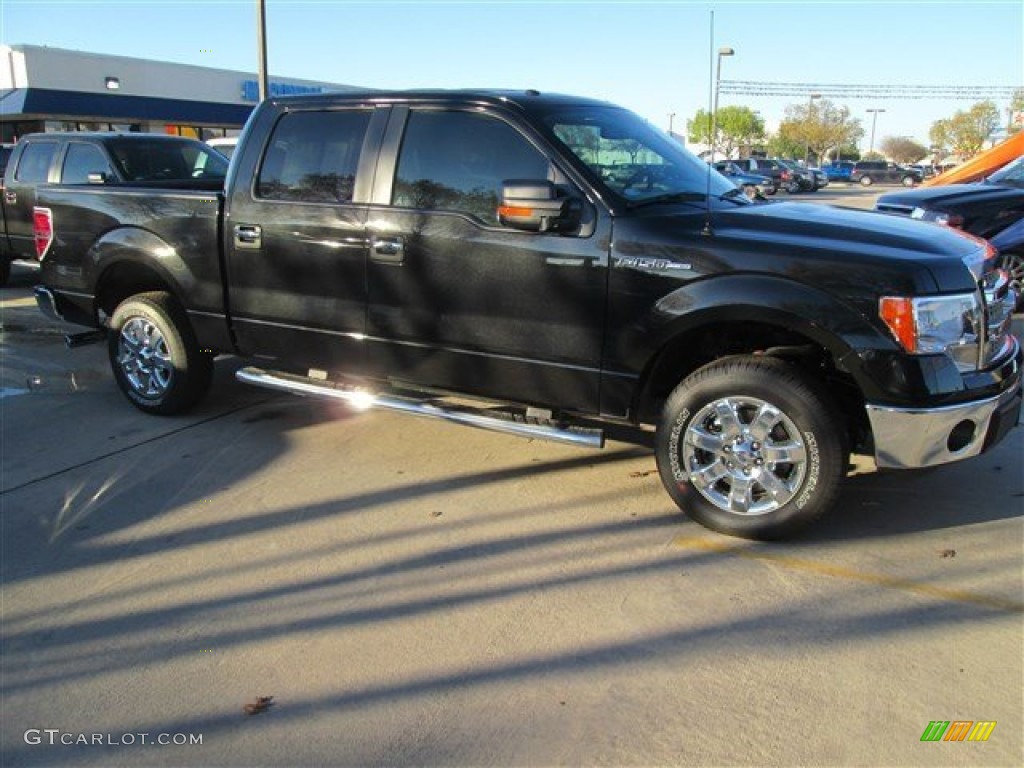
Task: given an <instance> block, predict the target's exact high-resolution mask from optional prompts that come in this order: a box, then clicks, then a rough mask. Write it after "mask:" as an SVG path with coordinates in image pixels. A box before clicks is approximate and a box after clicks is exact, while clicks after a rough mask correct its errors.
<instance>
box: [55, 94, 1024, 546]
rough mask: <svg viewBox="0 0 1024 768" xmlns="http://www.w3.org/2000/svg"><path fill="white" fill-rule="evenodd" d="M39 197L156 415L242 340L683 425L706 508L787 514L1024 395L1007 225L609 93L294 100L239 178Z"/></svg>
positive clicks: (198, 389) (991, 417)
mask: <svg viewBox="0 0 1024 768" xmlns="http://www.w3.org/2000/svg"><path fill="white" fill-rule="evenodd" d="M38 198H39V199H38V203H37V207H36V209H35V214H36V215H35V224H36V228H35V241H36V246H37V249H38V254H39V259H40V261H41V267H42V268H41V274H42V283H43V284H42V285H41V286H39V287H38V288H37V299H38V301H39V304H40V306H41V307H42V308H43V309H44V310H45V311H47V312H49V313H52V314H54V315H56V316H58V317H62V318H64V319H67V320H69V321H73V322H76V323H80V324H83V325H87V326H93V327H95V328H98V329H101V331H100V333H102V332H104V331H105V332H106V335H107V342H108V348H109V355H110V361H111V365H112V368H113V372H114V376H115V378H116V380H117V382H118V384H119V386H120V388H121V389H122V390H123V392H124V393H125V395H126V396H127V397H128V399H129V400H131V402H132V403H134V404H135V405H136V406H137V407H139V408H140V409H142V410H144V411H147V412H150V413H157V414H171V413H177V412H180V411H182V410H184V409H186V408H188V407H189V406H192V405H193V404H195V403H196V402H197V401H198V400H199V398H200V397H202V395H203V394H204V392H205V391H206V389H207V388H208V386H209V383H210V378H211V369H212V361H213V358H214V356H215V355H217V354H220V353H230V354H235V355H241V356H244V357H246V358H249V359H250V360H253V361H258V363H259V367H258V368H257V367H250V368H243V369H241V370H240V371H239V372H238V374H237V375H238V376H239V378H240V379H242V380H243V381H246V382H250V383H252V384H255V385H260V386H265V387H270V388H273V389H276V390H282V391H287V392H294V393H300V394H311V395H321V396H324V397H331V398H340V399H343V400H346V401H350V402H355V403H360V404H364V405H367V404H372V405H375V406H379V407H385V408H393V409H398V410H401V411H406V412H409V413H414V414H418V415H424V416H433V417H440V418H445V419H449V420H451V421H455V422H458V423H464V424H470V425H473V426H478V427H485V428H490V429H497V430H503V431H507V432H512V433H517V434H522V435H529V436H534V437H545V438H550V439H555V440H562V441H567V442H570V443H576V444H583V445H593V446H600V445H602V444H603V439H604V438H603V430H602V425H603V424H606V423H618V424H627V425H635V426H637V427H644V426H648V425H653V426H654V427H656V434H655V451H656V458H657V463H658V467H659V470H660V474H661V477H662V480H663V482H664V485H665V487H666V489H667V491H668V493H669V494H670V495H671V497H672V498H673V499H674V501H675V502H676V503H677V504H678V505H679V507H680V508H682V509H683V510H684V511H685V512H687V513H688V514H689V515H690V516H692V517H693V518H694V519H696V520H698V521H699V522H701V523H702V524H704V525H706V526H708V527H710V528H713V529H716V530H719V531H723V532H727V533H730V534H734V535H739V536H746V537H754V538H775V537H781V536H785V535H788V534H790V533H792V532H793V531H795V530H796V529H797V528H799V527H800V526H802V525H804V524H806V523H807V522H809V521H810V520H812V519H814V518H815V517H816V516H817V515H819V514H821V513H822V512H823V511H824V510H825V509H826V508H827V507H828V506H829V505H830V504H831V503H832V502H833V500H834V499H835V497H836V495H837V493H838V492H839V489H840V486H841V481H842V479H843V477H844V475H845V473H846V471H847V467H848V455H849V452H850V451H854V450H855V451H862V452H868V453H870V454H873V455H874V457H875V460H876V462H877V464H878V465H879V466H880V467H891V468H909V467H922V466H928V465H935V464H941V463H945V462H951V461H956V460H960V459H965V458H968V457H971V456H975V455H977V454H979V453H981V452H982V451H984V450H987V449H988V448H991V447H992V446H993V445H994V444H995V443H997V442H998V441H999V440H1000V439H1001V438H1003V437H1004V436H1005V434H1006V433H1007V432H1008V431H1009V430H1010V429H1011V427H1013V426H1014V425H1015V424H1016V423H1017V420H1018V414H1019V412H1020V407H1021V362H1022V358H1021V348H1020V345H1019V343H1018V341H1017V339H1016V338H1015V337H1013V336H1012V335H1011V334H1010V333H1009V327H1010V308H1011V307H1012V306H1013V303H1014V296H1013V293H1012V291H1011V290H1009V289H1008V287H1007V281H1006V278H1005V275H1003V274H1001V273H1000V272H999V271H997V270H995V269H994V267H993V254H994V251H993V249H992V248H991V247H990V246H988V245H987V244H986V243H984V242H983V241H979V240H977V239H973V238H970V237H966V236H964V235H963V234H961V233H959V232H956V231H954V230H951V229H947V228H939V227H935V226H930V225H926V224H922V223H920V222H915V221H909V220H904V219H899V218H894V217H889V216H884V215H881V214H877V213H874V212H868V211H864V212H857V211H851V210H844V209H837V208H831V207H828V206H819V205H806V204H798V203H790V202H780V203H757V202H752V201H750V200H749V199H747V197H746V196H745V195H744V194H743V193H742V191H740V190H738V189H737V188H736V187H735V186H734V185H733V184H732V182H730V181H729V180H728V179H726V178H724V177H723V176H720V175H719V174H717V173H716V172H714V171H713V170H712V169H710V168H709V166H708V165H707V164H705V163H703V162H701V161H699V160H698V159H697V158H695V157H694V156H693V155H691V154H690V153H688V152H687V151H686V150H685V149H683V148H682V147H681V146H680V145H679V144H678V143H677V142H676V141H674V140H673V139H671V138H670V137H669V136H667V135H666V134H664V133H662V132H661V131H658V130H656V129H655V128H653V127H652V126H651V125H650V124H649V123H647V122H646V121H644V120H643V119H641V118H639V117H637V116H636V115H634V114H632V113H630V112H628V111H626V110H624V109H621V108H619V107H616V106H614V105H611V104H608V103H604V102H600V101H594V100H588V99H582V98H575V97H567V96H556V95H547V94H540V93H538V92H536V91H525V92H511V91H472V92H471V91H438V92H422V91H421V92H382V93H360V94H357V95H319V96H303V97H289V98H274V99H271V100H268V101H266V102H264V103H262V104H261V105H260V106H259V107H258V108H257V109H256V110H255V112H254V113H253V115H252V116H251V118H250V120H249V123H248V125H247V126H246V128H245V131H244V133H243V135H242V138H241V141H240V143H239V146H238V149H237V151H236V153H235V155H234V157H233V159H232V164H231V168H230V171H229V173H228V178H227V182H226V186H225V189H224V191H223V193H221V194H203V193H201V192H190V191H175V190H168V191H155V190H137V189H115V188H109V187H107V188H103V187H94V188H89V187H80V188H71V187H57V186H48V187H43V188H40V189H39V191H38ZM91 333H92V334H93V335H96V333H97V332H95V331H93V332H91ZM451 395H457V396H458V400H459V402H458V404H456V403H453V402H452V398H451V397H450V396H451ZM467 398H471V399H475V400H478V401H479V402H478V405H477V406H476V407H467V406H464V405H463V403H465V401H466V399H467Z"/></svg>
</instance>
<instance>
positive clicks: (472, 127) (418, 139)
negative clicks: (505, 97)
mask: <svg viewBox="0 0 1024 768" xmlns="http://www.w3.org/2000/svg"><path fill="white" fill-rule="evenodd" d="M549 170H550V164H549V162H548V160H547V158H546V157H544V155H542V154H541V153H540V151H538V150H537V148H536V147H534V146H533V145H532V144H531V143H530V142H529V141H527V140H526V138H525V137H524V136H522V135H521V134H520V133H519V132H518V131H516V130H515V129H514V128H512V127H511V126H509V125H507V124H505V123H503V122H502V121H500V120H497V119H495V118H493V117H489V116H487V115H481V114H477V113H473V112H442V111H422V112H413V113H412V114H411V115H410V116H409V122H408V125H407V126H406V129H405V138H404V139H403V141H402V150H401V154H400V155H399V158H398V171H397V174H396V178H395V186H394V192H393V194H392V203H393V204H394V205H398V206H402V207H405V208H417V209H420V210H443V211H457V212H459V213H465V214H468V215H470V216H473V217H475V218H477V219H479V220H480V221H482V222H483V223H485V224H489V225H497V224H498V200H499V198H500V196H501V184H502V182H503V181H505V180H507V179H546V178H548V172H549Z"/></svg>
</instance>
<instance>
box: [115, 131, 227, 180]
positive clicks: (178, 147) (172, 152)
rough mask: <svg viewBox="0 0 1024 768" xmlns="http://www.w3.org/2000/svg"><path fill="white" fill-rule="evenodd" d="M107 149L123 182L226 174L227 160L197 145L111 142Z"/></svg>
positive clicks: (161, 141)
mask: <svg viewBox="0 0 1024 768" xmlns="http://www.w3.org/2000/svg"><path fill="white" fill-rule="evenodd" d="M107 148H108V149H109V150H110V154H111V155H112V156H113V158H114V162H115V163H116V164H117V166H118V169H119V170H120V172H121V176H122V177H123V178H124V179H125V180H126V181H183V180H186V179H223V178H224V177H225V176H226V175H227V171H228V161H227V159H226V158H224V157H223V156H222V155H220V154H219V153H217V152H215V151H214V150H212V149H210V148H209V147H207V146H206V145H205V144H201V143H200V142H198V141H187V140H181V139H172V138H164V137H155V138H152V139H150V138H139V139H136V138H132V139H111V140H109V141H108V142H107Z"/></svg>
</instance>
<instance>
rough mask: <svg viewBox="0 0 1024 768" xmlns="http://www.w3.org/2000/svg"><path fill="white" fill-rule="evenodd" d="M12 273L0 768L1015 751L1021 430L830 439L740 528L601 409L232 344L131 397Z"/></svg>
mask: <svg viewBox="0 0 1024 768" xmlns="http://www.w3.org/2000/svg"><path fill="white" fill-rule="evenodd" d="M884 191H887V190H886V189H885V188H881V189H871V190H863V189H860V188H856V187H848V186H838V185H836V186H831V187H829V188H826V189H825V190H822V191H821V192H818V193H816V194H814V195H800V196H794V197H798V198H799V199H800V200H806V201H812V202H815V203H824V202H830V203H834V204H840V205H850V206H853V207H861V208H869V207H871V205H872V204H873V200H874V197H875V196H877V195H878V194H879V193H880V192H884ZM787 197H788V196H787V195H786V194H785V193H780V194H779V195H778V196H777V199H782V200H785V199H787ZM32 282H33V274H32V272H31V271H30V270H29V269H28V268H26V267H24V266H21V265H17V266H16V267H15V272H14V277H13V279H12V284H11V286H9V287H8V288H5V289H3V291H2V292H0V308H2V313H3V314H2V320H3V334H2V340H0V347H2V354H3V366H2V371H0V373H2V381H0V384H2V387H3V395H4V396H3V398H2V399H0V415H2V450H3V467H2V476H0V524H2V565H0V569H2V570H0V573H2V587H3V627H2V634H3V637H2V642H3V645H2V648H3V653H2V656H3V660H2V696H3V714H2V721H3V724H2V726H0V729H2V731H0V736H2V745H3V747H2V750H3V751H2V754H0V762H2V764H3V765H5V766H6V765H189V766H192V765H196V766H198V765H268V766H271V765H274V766H278V765H327V764H332V765H333V764H346V765H438V764H450V765H564V764H570V765H627V764H628V765H751V766H766V765H780V766H791V765H865V766H868V765H871V766H875V765H965V766H966V765H971V766H976V765H985V766H988V765H993V766H995V765H1020V764H1022V763H1024V695H1022V689H1024V686H1022V683H1024V632H1022V615H1024V567H1022V566H1024V549H1022V542H1024V517H1022V514H1021V513H1022V511H1024V466H1022V462H1021V456H1022V455H1024V430H1021V429H1016V430H1014V431H1013V432H1012V433H1011V434H1010V435H1009V437H1008V438H1007V439H1006V440H1005V441H1004V442H1003V443H1002V444H1000V445H999V446H998V447H997V448H996V449H995V450H993V451H992V452H990V453H988V454H986V455H984V456H982V457H979V458H977V459H974V460H971V461H967V462H963V463H960V464H957V465H954V466H950V467H946V468H942V469H939V470H936V471H934V472H929V473H879V472H877V471H875V469H874V466H873V464H872V463H871V462H870V461H868V460H864V459H858V460H857V461H856V464H855V467H854V470H853V472H852V473H851V476H850V478H849V479H848V481H847V483H846V487H845V489H844V492H843V494H842V497H841V500H840V502H839V504H838V505H837V507H836V509H835V510H834V511H833V512H832V514H831V515H830V516H828V517H826V518H825V519H823V520H822V521H820V522H819V524H817V525H816V526H815V527H813V528H812V529H811V530H809V531H808V532H807V533H806V534H805V535H804V536H802V537H801V538H799V539H797V540H794V541H790V542H786V543H779V544H770V545H769V544H757V543H752V542H746V541H741V540H738V539H730V538H727V537H723V536H719V535H716V534H713V533H711V532H709V531H707V530H705V529H703V528H701V527H700V526H698V525H696V524H694V523H691V522H688V521H687V520H686V519H685V518H683V517H681V516H680V515H679V513H678V512H677V511H676V509H675V507H674V505H673V504H672V502H671V501H670V499H669V498H668V496H667V495H666V494H665V492H664V491H663V489H662V486H661V482H660V480H659V478H658V475H657V472H656V470H655V464H654V458H653V456H652V453H651V451H650V449H649V447H648V446H647V445H645V441H644V439H642V437H641V436H637V435H631V434H628V433H623V434H621V435H613V438H615V439H613V440H611V442H610V443H609V445H608V446H607V447H606V448H605V449H604V450H602V451H592V450H589V449H584V448H570V447H566V446H561V445H554V444H550V443H545V442H538V441H529V440H525V439H519V438H514V437H509V436H503V435H498V434H493V433H488V432H482V431H477V430H472V429H466V428H461V427H456V426H451V425H447V424H443V423H440V422H434V421H428V420H420V419H415V418H410V417H407V416H401V415H395V414H389V413H383V412H368V413H353V412H349V411H345V410H342V409H339V407H338V406H336V405H330V404H325V403H323V402H320V401H316V400H311V399H300V398H295V397H290V396H285V395H277V394H268V393H267V392H266V391H261V390H256V389H251V388H247V387H245V386H243V385H241V384H239V383H237V382H235V380H234V379H233V377H232V373H233V370H234V369H235V368H236V367H237V366H238V362H237V361H234V360H231V359H222V360H220V361H218V367H217V381H216V383H215V385H214V388H213V390H212V393H211V396H210V397H209V398H208V399H207V400H206V401H204V403H203V405H202V406H201V407H200V408H199V409H198V410H196V411H195V412H194V413H191V414H190V415H189V416H188V417H176V418H164V419H161V418H155V417H149V416H145V415H143V414H141V413H139V412H137V411H136V410H135V409H133V408H132V407H131V406H129V405H128V404H127V403H126V402H125V400H124V399H123V397H122V396H121V394H120V393H119V392H118V391H117V389H116V387H115V385H114V383H113V381H112V379H111V377H110V374H109V371H108V368H107V363H106V356H105V350H104V348H102V346H101V345H93V346H87V347H83V348H80V349H76V350H72V351H68V350H66V349H65V348H64V346H63V343H62V339H61V334H62V333H63V332H64V330H65V329H63V328H61V327H60V326H58V325H57V324H55V323H53V322H51V321H48V320H47V319H45V318H44V317H43V316H42V315H41V314H39V313H38V311H37V310H36V308H35V304H34V301H32V299H31V298H30V296H31V290H30V288H31V285H32ZM1019 327H1020V323H1019V322H1018V328H1019ZM257 697H273V699H272V701H265V702H263V703H260V702H259V701H257ZM247 705H248V707H249V709H250V711H252V712H254V714H247V713H246V712H245V711H244V708H245V707H246V706H247ZM260 709H263V710H264V711H257V710H260ZM936 720H939V721H986V722H995V723H996V725H995V727H994V729H993V730H992V732H991V735H990V737H989V738H988V740H987V741H984V742H922V741H921V737H922V734H923V733H924V731H925V730H926V729H927V727H928V726H929V723H930V722H932V721H936ZM197 737H198V738H197ZM162 742H167V743H162ZM197 742H200V743H197Z"/></svg>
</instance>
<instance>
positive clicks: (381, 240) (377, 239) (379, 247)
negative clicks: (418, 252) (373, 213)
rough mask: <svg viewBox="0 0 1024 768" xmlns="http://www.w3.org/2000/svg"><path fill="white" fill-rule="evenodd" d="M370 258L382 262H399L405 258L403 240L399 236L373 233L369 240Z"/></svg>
mask: <svg viewBox="0 0 1024 768" xmlns="http://www.w3.org/2000/svg"><path fill="white" fill-rule="evenodd" d="M370 247H371V248H372V249H373V253H371V254H370V258H371V259H373V260H374V261H379V262H381V263H382V264H401V263H402V261H403V260H404V259H405V242H404V241H403V240H402V238H400V237H381V236H379V235H374V236H373V237H372V238H371V240H370Z"/></svg>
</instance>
